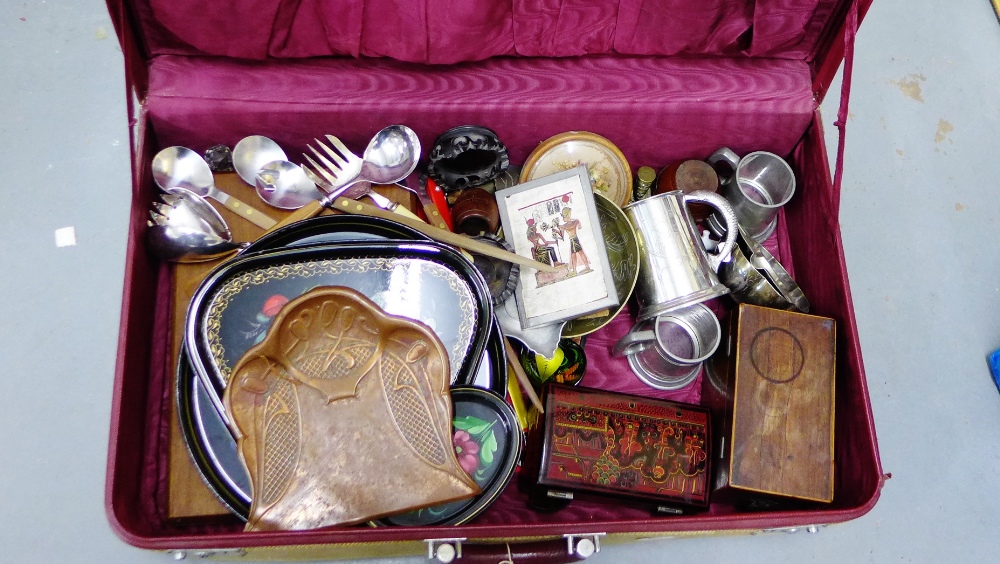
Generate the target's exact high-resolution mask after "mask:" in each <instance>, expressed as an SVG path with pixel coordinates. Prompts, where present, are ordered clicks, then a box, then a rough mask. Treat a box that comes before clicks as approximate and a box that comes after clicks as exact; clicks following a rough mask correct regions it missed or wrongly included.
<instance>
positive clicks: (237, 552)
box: [167, 548, 247, 560]
mask: <svg viewBox="0 0 1000 564" xmlns="http://www.w3.org/2000/svg"><path fill="white" fill-rule="evenodd" d="M167 554H170V555H171V556H173V557H174V560H184V559H186V558H187V557H188V556H194V557H196V558H215V557H216V556H225V557H227V558H232V557H234V556H235V557H240V558H242V557H243V556H246V555H247V552H246V550H244V549H242V548H217V549H205V550H192V551H190V552H189V551H187V550H168V551H167Z"/></svg>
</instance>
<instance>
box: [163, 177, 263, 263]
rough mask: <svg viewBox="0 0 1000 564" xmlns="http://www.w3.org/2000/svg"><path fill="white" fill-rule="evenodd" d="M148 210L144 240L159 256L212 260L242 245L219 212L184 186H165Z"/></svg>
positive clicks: (187, 260) (180, 260)
mask: <svg viewBox="0 0 1000 564" xmlns="http://www.w3.org/2000/svg"><path fill="white" fill-rule="evenodd" d="M160 199H161V200H162V201H159V202H154V203H153V209H152V210H150V212H149V217H150V219H149V221H147V222H146V224H147V225H148V226H149V229H148V230H147V232H146V240H147V243H148V244H149V248H150V250H151V251H153V253H154V254H156V255H157V256H158V257H160V258H162V259H164V260H168V261H172V262H205V261H210V260H215V259H217V258H220V257H223V256H225V255H226V254H230V253H232V252H233V251H235V250H237V249H240V248H242V247H243V246H245V245H243V244H239V243H234V242H233V236H232V233H230V231H229V226H228V225H226V221H225V220H224V219H223V218H222V216H221V215H219V212H218V211H216V210H215V208H213V207H212V205H211V204H209V203H208V202H207V201H205V199H204V198H202V197H201V196H199V195H197V194H195V193H194V192H191V191H190V190H186V189H184V188H179V187H174V188H167V189H165V190H164V191H163V194H162V195H161V197H160Z"/></svg>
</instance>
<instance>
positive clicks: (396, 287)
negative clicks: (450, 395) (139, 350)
mask: <svg viewBox="0 0 1000 564" xmlns="http://www.w3.org/2000/svg"><path fill="white" fill-rule="evenodd" d="M320 286H345V287H349V288H353V289H355V290H358V291H359V292H361V293H362V294H364V295H365V296H367V297H368V298H369V299H371V300H372V301H374V302H375V303H377V304H378V305H379V306H380V307H382V309H383V310H385V311H386V312H387V313H389V314H392V315H401V316H404V317H408V318H411V319H415V320H417V321H420V322H422V323H424V324H426V325H427V326H429V327H430V328H431V330H433V331H434V332H435V334H436V335H437V336H438V338H439V339H440V340H441V342H442V344H443V345H444V347H445V350H446V351H448V356H449V362H450V364H451V366H450V369H451V379H450V380H451V383H452V385H464V384H469V383H471V381H472V379H473V378H474V376H475V374H476V373H477V371H478V366H479V363H480V361H481V359H482V357H483V352H484V350H485V348H486V342H487V339H488V337H489V333H490V330H491V326H492V323H493V314H492V305H491V303H490V294H489V290H488V288H487V287H486V283H485V281H484V280H483V278H482V276H481V275H480V274H479V272H478V271H476V269H475V267H474V266H473V264H472V263H471V262H469V261H468V260H467V259H466V258H465V257H463V256H462V255H460V254H459V253H458V252H456V251H454V250H453V249H451V248H450V247H447V246H444V245H440V244H437V243H435V242H431V241H426V242H425V241H414V242H407V241H389V240H383V241H377V240H373V241H345V242H339V243H325V244H324V243H319V244H313V245H306V246H301V247H288V248H285V247H282V248H278V249H273V250H268V251H261V252H256V253H251V254H246V255H243V256H240V257H238V258H236V259H234V260H232V261H230V262H228V263H226V264H224V265H223V266H221V267H220V268H218V269H217V270H216V271H214V272H213V273H212V274H210V275H209V277H208V278H207V279H206V280H205V281H204V282H203V283H202V285H201V286H200V287H199V289H198V291H197V292H195V295H194V298H193V299H192V301H191V305H190V307H189V309H188V316H187V321H186V324H185V335H184V344H185V346H186V347H187V350H188V353H189V356H190V361H191V366H192V368H193V370H194V372H195V374H196V375H197V376H198V377H199V378H201V379H202V380H203V381H204V383H205V385H206V389H207V390H208V391H209V392H212V394H211V395H212V396H213V403H215V405H216V407H217V408H218V409H219V411H220V413H224V410H223V409H222V404H221V401H219V398H221V397H222V392H223V390H224V389H225V386H226V383H227V381H228V377H229V372H230V370H232V368H233V367H234V366H235V365H236V362H237V361H238V360H239V358H240V357H241V356H242V355H243V353H245V352H246V351H247V350H249V349H250V348H251V347H252V346H254V345H255V344H256V343H258V342H260V341H261V340H262V339H263V338H264V335H265V334H266V332H267V329H268V327H269V326H270V321H271V319H273V318H274V316H275V315H276V314H277V312H278V311H280V309H281V307H282V306H283V305H284V304H285V303H287V302H288V301H289V300H292V299H294V298H296V297H298V296H300V295H302V294H303V293H305V292H307V291H309V290H311V289H313V288H316V287H320Z"/></svg>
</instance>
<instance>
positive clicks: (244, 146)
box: [233, 135, 288, 186]
mask: <svg viewBox="0 0 1000 564" xmlns="http://www.w3.org/2000/svg"><path fill="white" fill-rule="evenodd" d="M287 160H288V155H286V154H285V151H284V150H282V148H281V147H280V146H278V144H277V143H275V142H274V141H272V140H271V139H269V138H267V137H264V136H263V135H251V136H250V137H244V138H243V139H240V142H239V143H237V144H236V146H235V147H233V168H235V169H236V174H238V175H239V176H240V178H242V179H243V182H246V183H247V184H249V185H251V186H256V185H257V173H258V172H260V170H261V169H262V168H264V165H266V164H268V163H271V162H274V161H287Z"/></svg>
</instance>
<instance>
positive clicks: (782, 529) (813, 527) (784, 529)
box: [761, 525, 826, 534]
mask: <svg viewBox="0 0 1000 564" xmlns="http://www.w3.org/2000/svg"><path fill="white" fill-rule="evenodd" d="M820 527H826V525H805V526H802V527H778V528H776V529H764V530H762V531H761V532H762V533H789V534H791V533H797V532H799V531H805V532H807V533H818V532H819V529H820Z"/></svg>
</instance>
